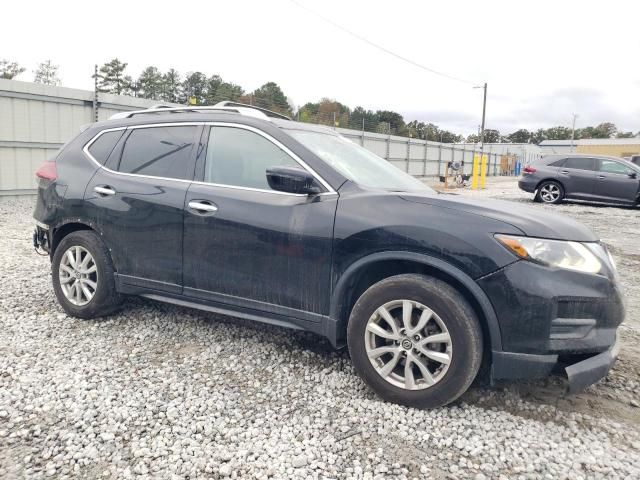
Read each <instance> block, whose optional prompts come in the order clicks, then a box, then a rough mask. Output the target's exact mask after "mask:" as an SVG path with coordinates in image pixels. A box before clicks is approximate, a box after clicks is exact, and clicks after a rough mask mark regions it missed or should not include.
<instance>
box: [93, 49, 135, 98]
mask: <svg viewBox="0 0 640 480" xmlns="http://www.w3.org/2000/svg"><path fill="white" fill-rule="evenodd" d="M126 68H127V64H126V63H123V62H121V61H120V60H118V59H117V58H114V59H113V60H111V61H110V62H107V63H105V64H104V65H102V66H101V67H100V70H99V71H98V91H99V92H103V93H114V94H116V95H127V94H130V93H131V91H132V84H133V81H132V80H131V77H130V76H128V75H125V74H124V71H125V69H126Z"/></svg>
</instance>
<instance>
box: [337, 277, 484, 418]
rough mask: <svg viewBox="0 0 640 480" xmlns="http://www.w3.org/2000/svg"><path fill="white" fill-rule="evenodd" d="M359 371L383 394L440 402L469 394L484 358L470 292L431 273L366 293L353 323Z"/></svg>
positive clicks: (426, 404) (420, 403)
mask: <svg viewBox="0 0 640 480" xmlns="http://www.w3.org/2000/svg"><path fill="white" fill-rule="evenodd" d="M347 342H348V344H349V352H350V353H351V358H352V361H353V364H354V366H355V368H356V370H357V372H358V373H359V374H360V375H361V376H362V378H363V379H364V380H365V382H366V383H367V384H368V385H369V386H370V387H371V388H372V389H373V390H374V391H375V392H376V393H377V394H378V395H380V396H381V397H382V398H384V399H385V400H389V401H392V402H395V403H399V404H402V405H407V406H411V407H419V408H434V407H439V406H442V405H446V404H447V403H450V402H452V401H454V400H455V399H457V398H458V397H459V396H460V395H462V394H463V393H464V392H465V391H466V390H467V388H469V385H471V382H472V381H473V380H474V378H475V376H476V374H477V373H478V369H479V368H480V363H481V359H482V330H481V328H480V325H479V323H478V320H477V318H476V315H475V313H474V311H473V309H472V308H471V306H470V305H469V303H468V302H467V301H466V300H465V298H464V296H463V295H461V294H460V293H459V292H458V291H456V290H455V289H454V288H453V287H451V286H450V285H449V284H447V283H445V282H443V281H440V280H437V279H435V278H431V277H427V276H424V275H416V274H406V275H397V276H394V277H390V278H387V279H385V280H382V281H381V282H379V283H376V284H375V285H373V286H372V287H370V288H369V289H368V290H367V291H366V292H364V293H363V294H362V296H361V297H360V298H359V299H358V301H357V302H356V304H355V306H354V307H353V310H352V312H351V316H350V319H349V325H348V329H347Z"/></svg>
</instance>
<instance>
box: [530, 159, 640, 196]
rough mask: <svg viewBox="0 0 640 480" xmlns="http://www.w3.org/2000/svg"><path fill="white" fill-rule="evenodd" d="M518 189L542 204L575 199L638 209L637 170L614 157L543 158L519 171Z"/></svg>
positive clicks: (639, 184)
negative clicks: (630, 206) (617, 204)
mask: <svg viewBox="0 0 640 480" xmlns="http://www.w3.org/2000/svg"><path fill="white" fill-rule="evenodd" d="M518 186H519V187H520V189H522V190H524V191H525V192H530V193H535V197H534V199H535V200H536V201H539V202H544V203H560V202H561V201H562V200H564V199H576V200H590V201H596V202H606V203H619V204H625V205H637V204H638V202H639V201H640V166H638V165H635V164H633V163H631V162H629V161H627V160H623V159H621V158H616V157H600V156H594V155H566V154H564V155H563V154H554V155H546V156H544V157H542V158H541V159H540V160H538V161H536V162H533V163H532V164H530V165H528V166H526V167H525V168H524V169H523V170H522V177H521V178H520V180H519V181H518Z"/></svg>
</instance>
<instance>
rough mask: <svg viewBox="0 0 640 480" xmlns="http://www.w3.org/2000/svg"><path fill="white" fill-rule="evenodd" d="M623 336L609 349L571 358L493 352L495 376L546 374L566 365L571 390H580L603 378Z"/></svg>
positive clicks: (511, 377)
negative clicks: (579, 358) (568, 359)
mask: <svg viewBox="0 0 640 480" xmlns="http://www.w3.org/2000/svg"><path fill="white" fill-rule="evenodd" d="M619 351H620V339H619V338H618V339H616V341H615V343H614V344H613V345H611V346H610V347H609V348H608V349H607V350H605V351H604V352H601V353H597V354H595V355H593V356H591V357H589V358H586V359H584V360H578V361H575V362H569V364H567V362H566V360H563V359H561V358H560V357H559V356H558V355H535V354H526V353H511V352H493V364H492V367H491V378H492V380H498V379H512V380H513V379H524V378H540V377H546V376H548V375H550V374H551V373H553V372H554V371H557V370H558V369H560V368H563V369H564V372H565V374H566V376H567V379H568V383H569V392H570V393H577V392H580V391H582V390H584V389H585V388H587V387H588V386H589V385H593V384H594V383H596V382H598V381H599V380H601V379H603V378H604V377H606V376H607V374H608V373H609V370H611V367H612V366H613V364H614V363H615V361H616V359H617V358H618V352H619Z"/></svg>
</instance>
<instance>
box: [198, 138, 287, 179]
mask: <svg viewBox="0 0 640 480" xmlns="http://www.w3.org/2000/svg"><path fill="white" fill-rule="evenodd" d="M276 166H290V167H298V166H299V165H298V163H297V162H296V161H295V160H294V159H293V158H291V157H290V156H289V155H288V154H287V153H285V152H284V151H283V150H281V149H280V148H279V147H278V146H277V145H275V144H274V143H272V142H271V141H269V140H267V139H266V138H264V137H263V136H261V135H259V134H257V133H254V132H251V131H249V130H244V129H241V128H233V127H211V132H210V134H209V144H208V147H207V159H206V162H205V173H204V181H205V182H211V183H219V184H221V185H234V186H238V187H251V188H260V189H263V190H271V188H270V187H269V184H268V183H267V174H266V171H267V169H268V168H269V167H276Z"/></svg>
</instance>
